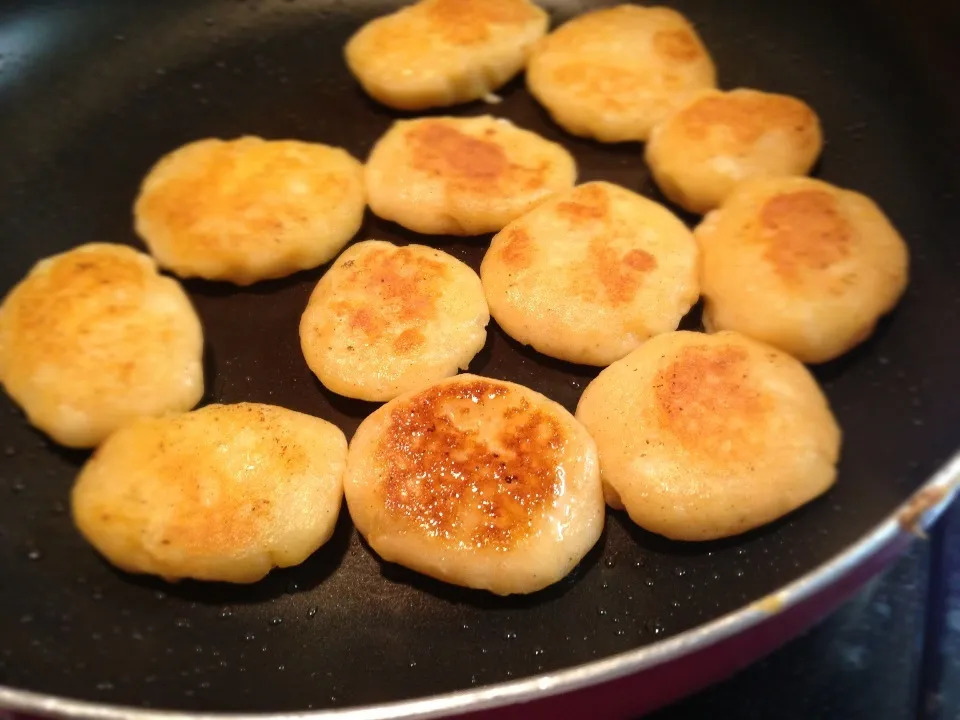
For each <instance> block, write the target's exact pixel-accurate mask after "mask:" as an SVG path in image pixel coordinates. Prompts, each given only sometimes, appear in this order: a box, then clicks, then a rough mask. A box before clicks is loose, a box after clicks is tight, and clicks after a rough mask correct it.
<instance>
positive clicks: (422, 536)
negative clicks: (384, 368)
mask: <svg viewBox="0 0 960 720" xmlns="http://www.w3.org/2000/svg"><path fill="white" fill-rule="evenodd" d="M344 488H345V490H346V497H347V505H348V507H349V508H350V515H351V517H352V518H353V522H354V524H355V525H356V526H357V529H358V530H359V531H360V532H361V533H362V534H363V536H364V537H365V538H366V539H367V542H369V543H370V547H372V548H373V549H374V550H375V551H376V552H377V553H378V554H379V555H380V556H381V557H382V558H383V559H384V560H387V561H389V562H394V563H398V564H400V565H404V566H406V567H408V568H411V569H412V570H416V571H418V572H421V573H424V574H425V575H430V576H432V577H435V578H438V579H440V580H444V581H446V582H449V583H453V584H456V585H464V586H466V587H471V588H479V589H483V590H489V591H491V592H493V593H496V594H498V595H508V594H511V593H530V592H534V591H536V590H540V589H541V588H544V587H546V586H548V585H551V584H552V583H555V582H557V581H558V580H560V579H561V578H563V577H565V576H566V575H567V574H568V573H570V571H571V570H573V568H574V567H575V566H576V564H577V563H578V562H579V561H580V559H581V558H582V557H583V556H584V555H585V554H586V553H587V552H588V551H589V550H590V548H591V547H593V545H594V544H595V543H596V542H597V540H598V539H599V537H600V533H601V531H602V530H603V522H604V507H603V492H602V490H601V486H600V476H599V469H598V466H597V456H596V446H595V445H594V442H593V440H591V439H590V436H589V435H587V432H586V431H585V430H584V429H583V427H581V426H580V424H579V423H577V422H576V420H574V418H573V416H572V415H570V413H568V412H567V411H566V410H564V409H563V408H562V407H561V406H560V405H558V404H557V403H555V402H553V401H551V400H549V399H547V398H545V397H544V396H543V395H540V394H539V393H535V392H533V391H532V390H529V389H527V388H525V387H522V386H520V385H514V384H513V383H508V382H503V381H500V380H492V379H489V378H482V377H477V376H475V375H460V376H459V377H456V378H451V379H449V380H444V381H442V382H439V383H437V384H435V385H433V386H431V387H429V388H427V389H424V390H421V391H419V392H416V393H410V394H407V395H404V396H402V397H400V398H397V399H396V400H393V401H392V402H389V403H387V404H386V405H384V406H383V407H382V408H380V409H379V410H377V411H376V412H374V413H373V414H372V415H370V417H368V418H367V419H366V420H364V421H363V423H362V424H361V425H360V428H359V429H358V430H357V434H356V435H355V436H354V438H353V441H352V442H351V444H350V454H349V457H348V459H347V475H346V479H345V482H344Z"/></svg>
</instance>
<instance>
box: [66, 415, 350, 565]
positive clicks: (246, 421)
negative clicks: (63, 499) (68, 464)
mask: <svg viewBox="0 0 960 720" xmlns="http://www.w3.org/2000/svg"><path fill="white" fill-rule="evenodd" d="M346 455H347V441H346V438H345V437H344V435H343V433H342V432H341V431H340V429H339V428H337V427H336V426H334V425H332V424H330V423H328V422H327V421H325V420H321V419H319V418H315V417H311V416H309V415H303V414H301V413H298V412H293V411H292V410H286V409H284V408H280V407H274V406H272V405H260V404H256V403H240V404H237V405H209V406H207V407H205V408H202V409H200V410H195V411H193V412H190V413H186V414H183V415H177V416H170V417H165V418H151V419H145V420H140V421H138V422H134V423H132V424H130V425H127V426H126V427H124V428H122V429H121V430H119V431H117V432H116V433H115V434H114V435H112V436H111V437H110V438H109V439H108V440H107V441H106V442H105V443H104V444H103V445H102V446H101V447H100V448H99V449H98V450H97V452H96V453H95V454H94V455H93V457H91V458H90V460H88V461H87V463H86V465H84V467H83V469H82V470H81V472H80V475H79V477H78V478H77V482H76V485H75V486H74V488H73V493H72V496H71V501H72V510H73V518H74V522H75V523H76V525H77V527H78V528H79V530H80V532H81V533H82V534H83V536H84V537H85V538H86V539H87V541H88V542H90V544H91V545H93V546H94V547H95V548H96V549H97V550H98V551H99V552H100V553H101V554H102V555H103V556H104V557H105V558H106V559H107V560H109V561H110V562H111V563H112V564H113V565H116V566H117V567H118V568H120V569H121V570H124V571H126V572H130V573H145V574H150V575H159V576H160V577H162V578H164V579H166V580H169V581H176V580H179V579H183V578H191V579H194V580H213V581H222V582H233V583H252V582H256V581H257V580H260V579H261V578H262V577H264V576H265V575H266V574H267V573H269V572H270V570H272V569H273V568H275V567H291V566H293V565H299V564H300V563H302V562H303V561H304V560H306V559H307V558H308V557H309V556H310V555H311V554H313V552H314V551H315V550H316V549H317V548H319V547H320V546H321V545H323V544H324V543H325V542H326V541H327V540H329V539H330V536H331V535H332V534H333V529H334V526H335V525H336V522H337V516H338V515H339V512H340V504H341V500H342V496H343V473H344V469H345V466H346Z"/></svg>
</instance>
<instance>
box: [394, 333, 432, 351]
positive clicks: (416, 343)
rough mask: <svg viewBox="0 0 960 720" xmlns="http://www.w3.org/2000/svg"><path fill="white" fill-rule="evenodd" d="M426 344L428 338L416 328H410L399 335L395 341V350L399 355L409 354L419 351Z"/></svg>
mask: <svg viewBox="0 0 960 720" xmlns="http://www.w3.org/2000/svg"><path fill="white" fill-rule="evenodd" d="M425 342H426V338H425V337H424V336H423V333H422V332H420V331H419V330H417V329H416V328H408V329H407V330H404V331H403V332H402V333H400V334H399V335H397V338H396V339H395V340H394V341H393V349H394V350H396V351H397V352H398V353H408V352H412V351H413V350H417V349H419V348H420V347H422V346H423V344H424V343H425Z"/></svg>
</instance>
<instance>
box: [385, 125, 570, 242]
mask: <svg viewBox="0 0 960 720" xmlns="http://www.w3.org/2000/svg"><path fill="white" fill-rule="evenodd" d="M576 178H577V167H576V164H575V163H574V160H573V157H572V156H571V155H570V153H568V152H567V151H566V150H565V149H564V148H563V147H561V146H560V145H557V144H556V143H553V142H550V141H548V140H545V139H544V138H542V137H540V136H539V135H537V134H535V133H532V132H530V131H529V130H523V129H521V128H518V127H516V126H515V125H513V124H512V123H511V122H509V121H508V120H502V119H498V118H494V117H491V116H489V115H484V116H481V117H470V118H455V117H437V118H422V119H419V120H399V121H397V122H396V123H394V125H393V127H391V128H390V130H389V131H387V133H386V134H385V135H384V136H383V137H382V138H380V140H379V141H378V142H377V144H376V146H374V148H373V151H372V152H371V153H370V158H369V160H368V161H367V167H366V179H367V192H368V194H369V197H370V209H371V210H373V212H375V213H376V214H377V215H379V216H380V217H382V218H385V219H386V220H392V221H393V222H396V223H399V224H400V225H403V226H404V227H405V228H408V229H410V230H413V231H415V232H420V233H425V234H428V235H479V234H481V233H487V232H496V231H497V230H500V229H501V228H503V226H504V225H506V224H507V223H508V222H510V221H511V220H513V219H514V218H516V217H519V216H520V215H522V214H523V213H525V212H526V211H528V210H530V209H531V208H532V207H534V206H536V205H537V204H539V203H541V202H543V201H544V200H546V199H547V198H549V197H551V196H552V195H553V194H555V193H557V192H561V191H563V190H567V189H569V188H570V187H572V186H573V184H574V182H576Z"/></svg>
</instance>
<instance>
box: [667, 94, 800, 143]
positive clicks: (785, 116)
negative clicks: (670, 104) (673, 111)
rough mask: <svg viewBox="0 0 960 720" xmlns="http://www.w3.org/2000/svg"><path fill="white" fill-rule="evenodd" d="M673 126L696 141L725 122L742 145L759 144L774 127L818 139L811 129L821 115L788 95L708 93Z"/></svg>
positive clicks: (677, 117) (683, 112)
mask: <svg viewBox="0 0 960 720" xmlns="http://www.w3.org/2000/svg"><path fill="white" fill-rule="evenodd" d="M672 123H673V127H676V128H678V129H679V130H681V131H682V132H683V133H684V134H685V135H687V136H688V137H689V138H691V139H692V140H703V139H704V138H706V137H707V135H708V134H709V133H710V131H711V129H712V128H714V127H716V126H718V125H723V126H724V127H726V128H727V129H728V130H729V131H730V132H731V133H732V134H733V138H734V140H735V143H736V144H738V145H750V144H752V143H755V142H756V141H757V140H758V139H759V138H760V137H761V136H762V135H763V134H764V133H766V132H768V131H769V130H770V129H773V128H788V129H790V130H791V131H792V132H793V133H794V134H796V135H797V136H798V137H800V138H801V139H802V138H807V139H808V140H814V139H816V138H815V136H814V134H813V133H811V132H810V128H811V127H813V126H815V125H816V123H817V116H816V115H815V114H814V112H813V110H811V109H810V107H809V106H807V104H806V103H804V102H801V101H800V100H797V99H796V98H792V97H789V96H786V95H776V94H773V93H746V92H735V93H726V94H716V95H713V94H711V95H707V96H706V97H703V98H701V99H700V100H697V101H696V102H694V103H693V104H691V105H689V106H688V107H687V108H685V109H684V110H681V111H680V112H679V113H678V115H677V116H676V117H675V118H674V119H673V120H672Z"/></svg>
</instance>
